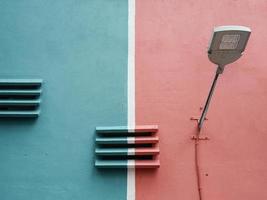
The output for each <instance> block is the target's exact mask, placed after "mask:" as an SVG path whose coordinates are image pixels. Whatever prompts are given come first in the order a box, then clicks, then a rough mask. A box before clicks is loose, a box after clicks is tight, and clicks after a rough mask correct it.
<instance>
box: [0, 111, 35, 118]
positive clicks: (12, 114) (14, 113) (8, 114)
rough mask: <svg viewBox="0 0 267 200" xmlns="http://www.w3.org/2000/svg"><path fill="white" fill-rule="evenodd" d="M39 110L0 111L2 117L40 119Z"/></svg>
mask: <svg viewBox="0 0 267 200" xmlns="http://www.w3.org/2000/svg"><path fill="white" fill-rule="evenodd" d="M39 114H40V111H39V110H36V111H0V117H2V118H3V117H26V118H28V117H38V116H39Z"/></svg>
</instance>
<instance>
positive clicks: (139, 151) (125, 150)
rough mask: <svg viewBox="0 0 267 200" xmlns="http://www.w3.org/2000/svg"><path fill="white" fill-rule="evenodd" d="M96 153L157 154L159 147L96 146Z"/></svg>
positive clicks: (113, 154)
mask: <svg viewBox="0 0 267 200" xmlns="http://www.w3.org/2000/svg"><path fill="white" fill-rule="evenodd" d="M95 154H96V155H102V156H118V155H157V154H159V149H158V148H156V147H153V148H136V149H134V148H96V150H95Z"/></svg>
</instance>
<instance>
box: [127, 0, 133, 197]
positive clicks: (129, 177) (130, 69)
mask: <svg viewBox="0 0 267 200" xmlns="http://www.w3.org/2000/svg"><path fill="white" fill-rule="evenodd" d="M128 126H130V127H135V0H128ZM128 164H129V165H131V166H134V161H128ZM127 200H135V167H129V168H128V169H127Z"/></svg>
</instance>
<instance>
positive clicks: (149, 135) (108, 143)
mask: <svg viewBox="0 0 267 200" xmlns="http://www.w3.org/2000/svg"><path fill="white" fill-rule="evenodd" d="M157 132H158V126H156V125H144V126H136V127H135V128H134V129H131V128H129V127H127V126H112V127H96V139H95V143H96V147H95V154H96V156H95V157H96V158H95V166H96V167H98V168H128V167H129V168H131V167H132V168H158V167H159V165H160V163H159V146H158V142H159V138H158V136H157Z"/></svg>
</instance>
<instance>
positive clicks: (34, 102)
mask: <svg viewBox="0 0 267 200" xmlns="http://www.w3.org/2000/svg"><path fill="white" fill-rule="evenodd" d="M42 82H43V81H42V80H41V79H0V118H11V117H12V118H13V117H19V118H21V117H24V118H29V117H30V118H34V117H38V116H39V114H40V109H39V105H40V103H41V100H40V96H41V93H42V90H41V87H42Z"/></svg>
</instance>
